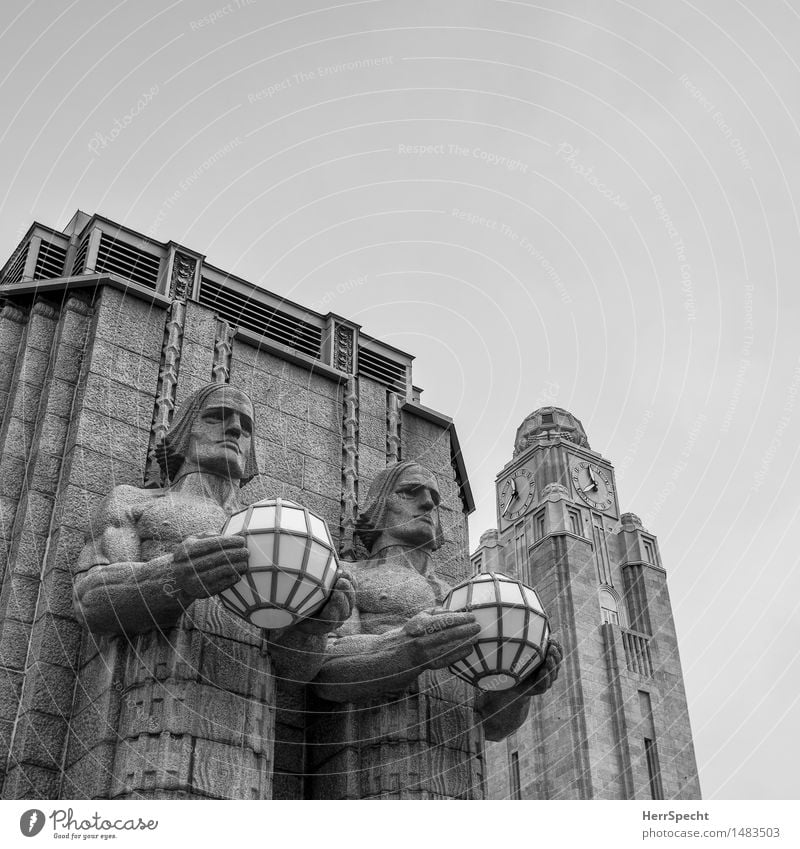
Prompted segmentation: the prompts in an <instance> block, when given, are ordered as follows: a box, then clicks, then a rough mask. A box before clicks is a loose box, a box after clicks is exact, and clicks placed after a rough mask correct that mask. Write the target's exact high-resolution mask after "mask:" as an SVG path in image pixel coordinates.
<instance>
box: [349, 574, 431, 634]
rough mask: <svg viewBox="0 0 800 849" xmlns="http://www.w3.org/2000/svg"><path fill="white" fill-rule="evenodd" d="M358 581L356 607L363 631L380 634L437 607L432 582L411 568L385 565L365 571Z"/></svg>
mask: <svg viewBox="0 0 800 849" xmlns="http://www.w3.org/2000/svg"><path fill="white" fill-rule="evenodd" d="M355 578H356V605H357V606H358V610H359V614H360V617H361V628H362V631H363V632H364V633H367V634H380V633H382V632H384V631H386V630H389V629H390V628H395V627H397V626H398V625H402V624H403V623H405V622H407V621H408V620H409V619H410V618H411V617H412V616H415V615H416V614H417V613H420V612H422V611H423V610H430V608H432V607H436V604H437V600H436V594H435V592H434V590H433V588H432V587H431V585H430V584H429V583H428V581H427V580H426V579H425V578H424V577H423V576H422V575H420V574H419V572H417V571H416V570H415V569H412V568H409V567H408V566H402V565H395V564H392V563H382V564H380V565H375V566H368V567H366V568H364V569H361V570H359V571H358V572H357V574H356V575H355Z"/></svg>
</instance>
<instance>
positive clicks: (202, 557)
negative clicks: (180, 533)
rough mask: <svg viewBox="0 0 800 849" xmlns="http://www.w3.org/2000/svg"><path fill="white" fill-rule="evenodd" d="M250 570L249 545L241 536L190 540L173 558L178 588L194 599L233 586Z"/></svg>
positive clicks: (212, 594)
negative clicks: (248, 562)
mask: <svg viewBox="0 0 800 849" xmlns="http://www.w3.org/2000/svg"><path fill="white" fill-rule="evenodd" d="M246 569H247V542H246V541H245V538H244V537H241V536H222V535H218V534H208V535H207V536H205V535H204V536H193V537H187V538H186V539H185V540H184V541H183V542H182V543H181V544H180V545H179V546H178V547H177V548H176V549H175V551H174V552H173V555H172V577H173V581H174V584H175V587H176V588H177V589H178V590H180V591H182V592H183V593H184V594H185V595H186V596H188V598H189V599H190V600H193V599H196V598H209V597H210V596H214V595H217V594H218V593H221V592H222V590H225V589H227V588H228V587H232V586H233V585H234V584H235V583H236V582H237V581H238V580H239V578H240V577H241V576H242V574H243V573H244V572H245V571H246Z"/></svg>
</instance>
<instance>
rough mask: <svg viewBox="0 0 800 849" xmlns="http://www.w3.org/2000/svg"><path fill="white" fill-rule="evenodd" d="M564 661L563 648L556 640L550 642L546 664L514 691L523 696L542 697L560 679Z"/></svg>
mask: <svg viewBox="0 0 800 849" xmlns="http://www.w3.org/2000/svg"><path fill="white" fill-rule="evenodd" d="M563 659H564V652H563V651H562V650H561V646H560V645H559V644H558V643H557V642H556V641H555V640H550V643H549V646H548V649H547V655H546V656H545V659H544V663H543V664H542V665H541V666H540V667H539V668H538V669H537V670H536V671H535V672H534V673H533V674H532V675H530V676H529V677H527V678H525V679H524V680H523V681H522V682H520V683H519V684H518V685H517V686H516V687H515V688H514V690H515V691H517V692H518V693H519V695H521V696H540V695H541V694H542V693H544V692H546V691H547V690H549V689H550V688H551V687H552V686H553V683H554V682H555V680H556V678H558V670H559V669H560V667H561V661H562V660H563Z"/></svg>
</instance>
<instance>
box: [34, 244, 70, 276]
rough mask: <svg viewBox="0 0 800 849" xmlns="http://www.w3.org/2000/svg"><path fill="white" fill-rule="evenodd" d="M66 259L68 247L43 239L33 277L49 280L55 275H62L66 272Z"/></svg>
mask: <svg viewBox="0 0 800 849" xmlns="http://www.w3.org/2000/svg"><path fill="white" fill-rule="evenodd" d="M66 259H67V249H66V248H62V247H61V246H60V245H56V244H55V243H53V242H46V241H45V240H44V239H42V244H41V246H40V247H39V255H38V256H37V257H36V268H35V269H34V272H33V279H34V280H49V279H51V278H53V277H61V276H62V275H63V273H64V263H65V262H66Z"/></svg>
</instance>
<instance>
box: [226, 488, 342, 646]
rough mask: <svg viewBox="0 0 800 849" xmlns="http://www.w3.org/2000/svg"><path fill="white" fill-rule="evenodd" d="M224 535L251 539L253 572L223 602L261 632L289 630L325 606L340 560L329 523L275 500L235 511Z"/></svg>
mask: <svg viewBox="0 0 800 849" xmlns="http://www.w3.org/2000/svg"><path fill="white" fill-rule="evenodd" d="M222 533H223V534H227V535H233V534H239V535H240V536H243V537H245V539H246V540H247V550H248V553H249V568H248V570H247V572H246V573H245V574H244V575H242V577H241V580H240V581H239V582H238V583H237V584H234V586H232V587H229V588H228V589H226V590H223V591H222V593H220V600H221V601H222V604H223V605H224V606H225V607H226V608H227V609H228V610H230V611H231V612H233V613H236V614H237V615H239V616H241V617H242V618H244V619H246V620H247V621H248V622H250V623H252V624H253V625H257V626H258V627H259V628H267V629H274V628H285V627H287V626H288V625H292V624H294V623H295V622H298V621H300V620H301V619H304V618H305V617H307V616H310V615H312V614H313V613H315V612H316V611H317V610H319V608H321V607H322V606H323V605H324V604H325V602H326V601H327V600H328V597H329V596H330V594H331V590H332V589H333V585H334V582H335V581H336V570H337V569H338V566H339V561H338V558H337V556H336V551H335V549H334V545H333V540H332V539H331V535H330V531H329V530H328V525H327V523H326V522H325V520H324V519H322V518H321V517H319V516H317V515H316V514H314V513H312V512H311V511H310V510H308V509H306V508H305V507H301V506H300V505H299V504H295V503H294V502H293V501H286V500H285V499H282V498H275V499H271V500H266V501H259V502H257V503H255V504H251V505H250V506H249V507H248V508H247V509H245V510H241V511H240V512H238V513H234V514H233V515H232V516H231V517H230V518H229V519H228V521H227V522H226V523H225V526H224V527H223V529H222Z"/></svg>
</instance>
